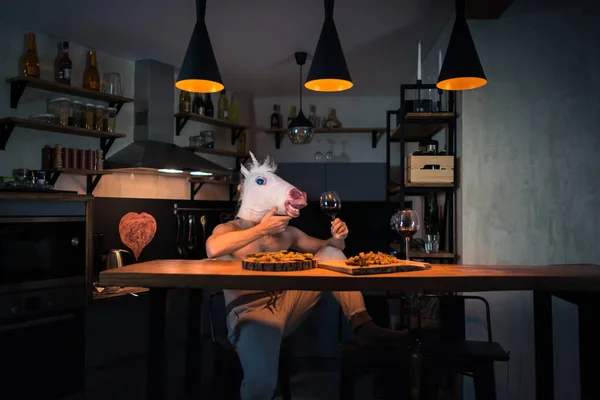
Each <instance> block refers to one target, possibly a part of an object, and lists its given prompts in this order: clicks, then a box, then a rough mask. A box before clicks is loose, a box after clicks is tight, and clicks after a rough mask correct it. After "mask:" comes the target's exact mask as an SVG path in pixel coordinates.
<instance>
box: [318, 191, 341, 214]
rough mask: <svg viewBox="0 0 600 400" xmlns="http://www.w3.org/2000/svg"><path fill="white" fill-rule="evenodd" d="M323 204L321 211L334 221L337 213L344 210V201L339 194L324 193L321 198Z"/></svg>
mask: <svg viewBox="0 0 600 400" xmlns="http://www.w3.org/2000/svg"><path fill="white" fill-rule="evenodd" d="M319 201H320V204H321V210H322V211H323V212H324V213H325V214H327V215H329V216H330V217H331V220H332V221H333V220H334V219H335V216H336V215H337V213H339V212H340V209H341V208H342V200H341V199H340V196H339V195H338V194H337V192H324V193H321V197H320V198H319Z"/></svg>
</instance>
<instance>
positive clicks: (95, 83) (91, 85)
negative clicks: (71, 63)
mask: <svg viewBox="0 0 600 400" xmlns="http://www.w3.org/2000/svg"><path fill="white" fill-rule="evenodd" d="M83 88H84V89H91V90H100V74H99V73H98V63H97V61H96V52H95V51H94V50H91V51H89V52H88V56H87V66H86V67H85V72H84V73H83Z"/></svg>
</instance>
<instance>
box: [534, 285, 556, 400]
mask: <svg viewBox="0 0 600 400" xmlns="http://www.w3.org/2000/svg"><path fill="white" fill-rule="evenodd" d="M533 324H534V343H535V398H536V399H538V400H554V350H553V338H552V295H551V294H550V293H548V292H537V291H535V292H533Z"/></svg>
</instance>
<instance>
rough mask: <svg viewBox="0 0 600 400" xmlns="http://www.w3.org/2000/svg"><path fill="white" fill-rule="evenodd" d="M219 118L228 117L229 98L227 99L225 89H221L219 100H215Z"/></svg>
mask: <svg viewBox="0 0 600 400" xmlns="http://www.w3.org/2000/svg"><path fill="white" fill-rule="evenodd" d="M217 106H218V107H219V110H218V117H219V119H225V120H226V119H229V100H227V92H225V89H223V90H222V91H221V95H220V96H219V101H218V102H217Z"/></svg>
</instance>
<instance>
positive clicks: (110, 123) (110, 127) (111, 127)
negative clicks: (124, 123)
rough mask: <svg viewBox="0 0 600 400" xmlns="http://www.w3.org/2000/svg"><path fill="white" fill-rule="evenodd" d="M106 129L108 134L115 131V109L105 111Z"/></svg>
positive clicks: (109, 108) (110, 108)
mask: <svg viewBox="0 0 600 400" xmlns="http://www.w3.org/2000/svg"><path fill="white" fill-rule="evenodd" d="M105 117H106V129H105V130H107V131H108V132H114V131H115V121H116V118H117V109H116V107H108V108H107V109H106V114H105Z"/></svg>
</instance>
